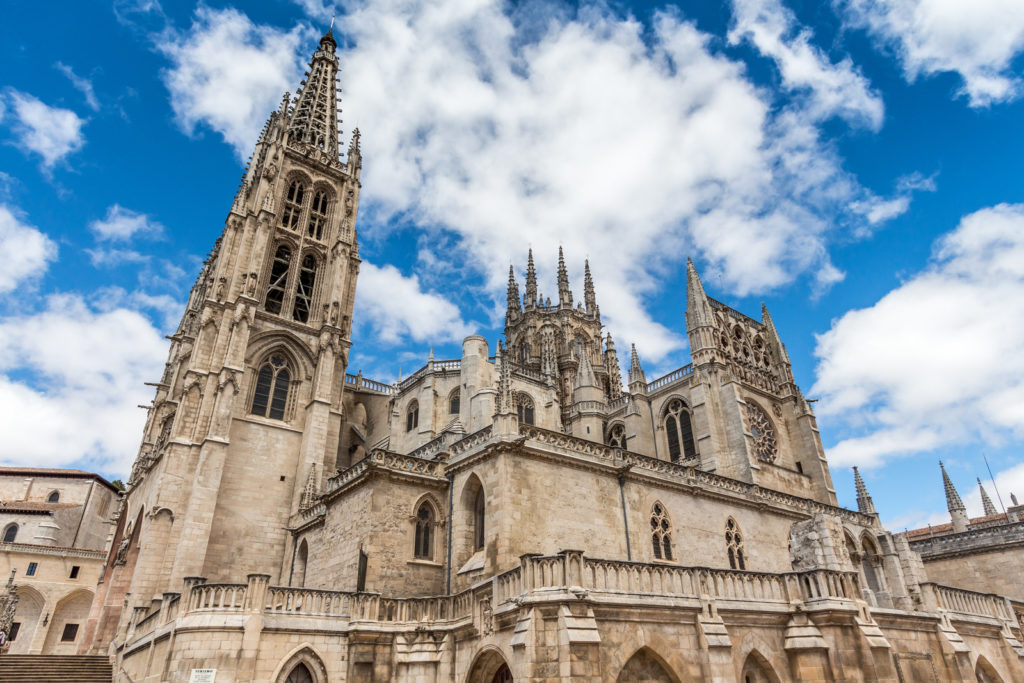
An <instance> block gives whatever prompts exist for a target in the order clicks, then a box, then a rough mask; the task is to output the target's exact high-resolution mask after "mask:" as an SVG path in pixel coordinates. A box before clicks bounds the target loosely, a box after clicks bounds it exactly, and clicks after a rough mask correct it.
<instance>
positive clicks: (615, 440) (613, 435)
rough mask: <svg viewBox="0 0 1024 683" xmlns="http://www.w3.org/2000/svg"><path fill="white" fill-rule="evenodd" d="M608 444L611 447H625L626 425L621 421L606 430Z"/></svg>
mask: <svg viewBox="0 0 1024 683" xmlns="http://www.w3.org/2000/svg"><path fill="white" fill-rule="evenodd" d="M608 445H609V446H611V447H612V448H625V447H626V427H625V426H624V425H623V424H622V423H621V422H619V423H617V424H614V425H612V428H611V429H609V430H608Z"/></svg>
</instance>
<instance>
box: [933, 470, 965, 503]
mask: <svg viewBox="0 0 1024 683" xmlns="http://www.w3.org/2000/svg"><path fill="white" fill-rule="evenodd" d="M939 469H941V470H942V486H943V488H944V489H945V490H946V509H948V510H949V511H950V512H953V511H954V510H966V509H967V508H966V507H965V506H964V502H963V501H962V500H960V494H959V493H957V492H956V487H954V486H953V482H952V481H951V480H950V478H949V475H948V474H946V466H945V465H943V464H942V461H941V460H940V461H939Z"/></svg>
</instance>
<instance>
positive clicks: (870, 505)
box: [853, 467, 877, 515]
mask: <svg viewBox="0 0 1024 683" xmlns="http://www.w3.org/2000/svg"><path fill="white" fill-rule="evenodd" d="M853 483H854V486H856V487H857V509H858V510H860V511H861V512H863V513H864V514H866V515H874V514H877V513H876V512H875V504H874V502H872V500H871V496H869V495H868V487H867V486H865V485H864V480H863V479H861V476H860V472H859V471H857V468H856V467H854V468H853Z"/></svg>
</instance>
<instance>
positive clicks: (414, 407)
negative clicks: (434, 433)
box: [405, 401, 420, 432]
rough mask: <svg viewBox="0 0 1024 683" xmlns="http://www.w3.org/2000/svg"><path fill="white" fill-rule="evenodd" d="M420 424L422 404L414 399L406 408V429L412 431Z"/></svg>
mask: <svg viewBox="0 0 1024 683" xmlns="http://www.w3.org/2000/svg"><path fill="white" fill-rule="evenodd" d="M419 426H420V404H419V403H417V402H416V401H413V402H411V403H410V404H409V407H408V408H406V409H405V431H407V432H411V431H412V430H414V429H416V428H417V427H419Z"/></svg>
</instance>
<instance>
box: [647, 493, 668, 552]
mask: <svg viewBox="0 0 1024 683" xmlns="http://www.w3.org/2000/svg"><path fill="white" fill-rule="evenodd" d="M651 547H652V549H653V550H654V557H655V559H658V560H671V559H672V523H671V522H670V521H669V520H668V514H667V513H666V512H665V508H664V507H663V506H662V504H661V503H655V504H654V507H653V508H652V509H651Z"/></svg>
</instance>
